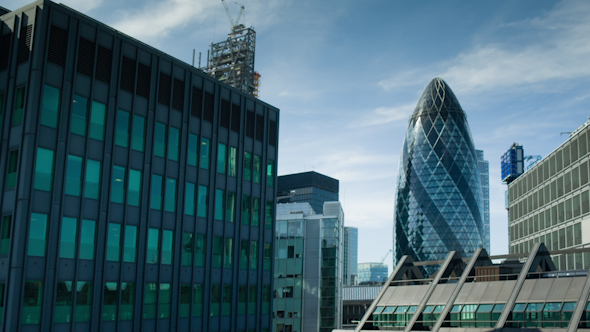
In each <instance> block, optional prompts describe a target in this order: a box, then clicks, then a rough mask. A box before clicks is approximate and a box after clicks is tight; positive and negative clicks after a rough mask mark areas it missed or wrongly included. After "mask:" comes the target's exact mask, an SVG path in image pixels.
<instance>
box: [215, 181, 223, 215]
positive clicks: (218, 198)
mask: <svg viewBox="0 0 590 332" xmlns="http://www.w3.org/2000/svg"><path fill="white" fill-rule="evenodd" d="M224 200H225V193H224V192H223V190H221V189H215V219H217V220H223V214H224V212H225V201H224Z"/></svg>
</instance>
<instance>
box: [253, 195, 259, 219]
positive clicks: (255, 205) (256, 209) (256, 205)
mask: <svg viewBox="0 0 590 332" xmlns="http://www.w3.org/2000/svg"><path fill="white" fill-rule="evenodd" d="M259 221H260V199H259V198H253V199H252V226H258V223H259Z"/></svg>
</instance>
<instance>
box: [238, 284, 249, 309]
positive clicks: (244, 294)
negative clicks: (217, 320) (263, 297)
mask: <svg viewBox="0 0 590 332" xmlns="http://www.w3.org/2000/svg"><path fill="white" fill-rule="evenodd" d="M247 302H248V286H246V285H240V287H239V289H238V315H245V314H246V305H247Z"/></svg>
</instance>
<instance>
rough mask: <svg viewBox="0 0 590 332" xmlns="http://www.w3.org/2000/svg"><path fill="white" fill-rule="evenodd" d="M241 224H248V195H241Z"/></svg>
mask: <svg viewBox="0 0 590 332" xmlns="http://www.w3.org/2000/svg"><path fill="white" fill-rule="evenodd" d="M242 224H244V225H249V224H250V196H247V195H244V196H242Z"/></svg>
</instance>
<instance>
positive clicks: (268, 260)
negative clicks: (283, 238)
mask: <svg viewBox="0 0 590 332" xmlns="http://www.w3.org/2000/svg"><path fill="white" fill-rule="evenodd" d="M271 259H272V250H271V249H270V243H265V244H264V266H263V269H264V271H270V266H271V264H272V261H271Z"/></svg>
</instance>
